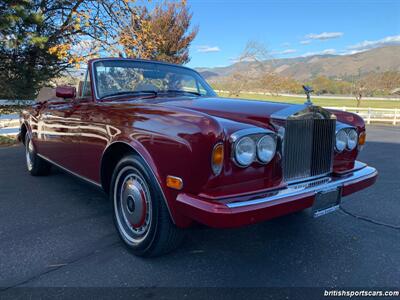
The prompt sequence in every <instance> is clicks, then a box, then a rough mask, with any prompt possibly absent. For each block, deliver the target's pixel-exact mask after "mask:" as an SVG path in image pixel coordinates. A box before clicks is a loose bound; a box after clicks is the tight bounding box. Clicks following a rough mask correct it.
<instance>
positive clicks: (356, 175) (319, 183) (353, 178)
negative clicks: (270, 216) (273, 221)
mask: <svg viewBox="0 0 400 300" xmlns="http://www.w3.org/2000/svg"><path fill="white" fill-rule="evenodd" d="M377 173H378V172H377V171H376V169H375V168H372V167H364V168H362V169H360V170H358V171H354V172H351V173H350V174H348V175H347V176H346V175H343V176H342V177H340V178H338V179H335V178H334V177H324V178H322V179H317V180H312V181H307V182H303V183H300V184H292V185H288V187H287V188H285V189H282V190H277V191H271V192H269V195H268V196H267V197H263V198H259V199H254V200H248V201H242V202H232V203H228V204H227V206H228V207H229V208H237V207H243V206H249V205H256V204H262V203H267V202H270V201H274V200H279V199H282V198H287V197H292V196H297V195H301V194H305V193H314V194H316V193H318V192H320V191H323V190H327V189H332V188H338V187H342V186H343V185H344V184H345V183H348V182H351V183H357V182H359V181H362V180H365V179H368V178H372V177H374V176H376V175H377Z"/></svg>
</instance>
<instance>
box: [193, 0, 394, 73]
mask: <svg viewBox="0 0 400 300" xmlns="http://www.w3.org/2000/svg"><path fill="white" fill-rule="evenodd" d="M188 4H189V6H190V7H191V11H192V13H193V19H192V23H193V24H194V25H199V33H198V35H197V37H196V39H195V40H194V41H193V43H192V46H191V51H190V55H191V58H192V59H191V61H190V62H189V64H188V66H190V67H217V66H227V65H230V64H232V63H233V62H234V60H235V58H237V57H238V56H239V54H240V53H241V51H242V50H243V48H244V46H245V44H246V42H247V41H249V40H256V41H258V42H260V43H262V44H264V45H265V46H266V48H267V49H268V51H270V53H271V54H272V56H273V57H274V58H281V57H296V56H307V55H312V54H321V53H327V54H347V53H354V52H357V51H364V50H366V49H370V48H373V47H377V46H382V45H389V44H400V0H397V1H396V0H393V1H385V0H381V1H378V0H375V1H371V0H364V1H355V0H353V1H351V0H348V1H346V0H337V1H329V0H325V1H324V0H319V1H315V0H314V1H312V0H308V1H294V0H292V1H284V0H283V1H267V0H264V1H262V0H258V1H257V0H250V1H245V0H233V1H227V0H214V1H212V0H188ZM399 59H400V58H399Z"/></svg>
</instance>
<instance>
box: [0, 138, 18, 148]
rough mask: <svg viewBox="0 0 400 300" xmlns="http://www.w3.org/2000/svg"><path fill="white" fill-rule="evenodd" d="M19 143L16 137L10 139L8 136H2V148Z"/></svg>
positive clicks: (0, 142)
mask: <svg viewBox="0 0 400 300" xmlns="http://www.w3.org/2000/svg"><path fill="white" fill-rule="evenodd" d="M16 143H18V141H17V139H16V138H15V137H9V136H6V135H0V147H2V146H11V145H14V144H16Z"/></svg>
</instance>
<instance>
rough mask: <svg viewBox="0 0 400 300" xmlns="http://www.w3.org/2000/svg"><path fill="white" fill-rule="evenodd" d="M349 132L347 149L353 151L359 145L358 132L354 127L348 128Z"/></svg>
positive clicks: (347, 131)
mask: <svg viewBox="0 0 400 300" xmlns="http://www.w3.org/2000/svg"><path fill="white" fill-rule="evenodd" d="M346 133H347V145H346V149H347V150H349V151H353V150H354V149H355V148H356V147H357V146H358V133H357V130H355V129H354V128H348V129H347V130H346Z"/></svg>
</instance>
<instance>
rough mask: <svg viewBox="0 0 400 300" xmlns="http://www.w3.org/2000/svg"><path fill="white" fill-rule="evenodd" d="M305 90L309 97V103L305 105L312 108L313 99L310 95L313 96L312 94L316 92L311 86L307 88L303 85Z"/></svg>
mask: <svg viewBox="0 0 400 300" xmlns="http://www.w3.org/2000/svg"><path fill="white" fill-rule="evenodd" d="M303 90H304V92H305V93H306V95H307V101H306V102H304V104H305V105H310V106H311V105H313V103H312V102H311V97H310V95H311V93H312V92H314V90H313V89H312V87H311V86H307V85H303Z"/></svg>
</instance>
